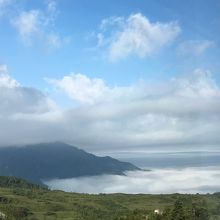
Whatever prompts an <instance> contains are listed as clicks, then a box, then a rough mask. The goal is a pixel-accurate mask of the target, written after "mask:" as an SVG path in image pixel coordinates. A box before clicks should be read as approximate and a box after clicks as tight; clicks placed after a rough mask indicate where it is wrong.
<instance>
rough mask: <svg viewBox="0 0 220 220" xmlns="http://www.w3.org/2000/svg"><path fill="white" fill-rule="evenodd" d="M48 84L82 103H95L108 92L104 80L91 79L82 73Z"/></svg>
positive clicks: (51, 81)
mask: <svg viewBox="0 0 220 220" xmlns="http://www.w3.org/2000/svg"><path fill="white" fill-rule="evenodd" d="M48 82H50V83H52V84H53V85H55V86H56V87H57V88H59V89H61V90H63V91H64V92H65V93H66V94H67V95H68V96H69V97H70V98H71V99H74V100H78V101H80V102H82V103H94V100H97V99H99V98H100V97H101V96H102V95H103V94H104V93H105V92H106V90H108V88H107V87H106V86H105V83H104V81H103V80H102V79H89V78H88V77H87V76H85V75H82V74H80V73H78V74H70V75H69V76H64V77H63V79H61V80H48Z"/></svg>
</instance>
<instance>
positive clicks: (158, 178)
mask: <svg viewBox="0 0 220 220" xmlns="http://www.w3.org/2000/svg"><path fill="white" fill-rule="evenodd" d="M219 181H220V172H219V167H210V168H201V167H200V168H185V169H178V170H177V169H162V170H158V169H155V170H153V171H150V172H147V171H136V172H127V173H126V176H117V175H102V176H94V177H81V178H72V179H56V180H49V181H45V183H46V184H47V185H49V187H51V188H52V189H59V190H64V191H67V192H80V193H97V194H98V193H135V194H136V193H148V194H149V193H153V194H158V193H166V194H167V193H194V194H195V193H213V192H217V191H219V190H220V187H219V184H218V183H219Z"/></svg>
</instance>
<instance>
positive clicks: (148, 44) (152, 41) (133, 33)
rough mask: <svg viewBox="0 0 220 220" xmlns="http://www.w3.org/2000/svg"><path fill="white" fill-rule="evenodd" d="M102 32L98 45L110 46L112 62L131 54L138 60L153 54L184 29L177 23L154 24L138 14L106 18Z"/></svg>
mask: <svg viewBox="0 0 220 220" xmlns="http://www.w3.org/2000/svg"><path fill="white" fill-rule="evenodd" d="M110 30H112V31H110ZM101 31H102V32H101V33H98V35H97V37H98V40H99V43H98V46H100V45H105V46H106V45H107V47H108V53H109V58H110V60H112V61H117V60H120V59H123V58H126V57H127V56H129V55H132V54H134V55H137V56H139V57H145V56H148V55H152V54H154V53H155V52H157V51H158V50H160V49H161V48H163V47H164V46H166V45H168V44H169V43H171V42H172V41H173V40H174V39H175V38H176V37H177V35H178V34H179V33H180V31H181V29H180V27H179V25H178V24H177V22H169V23H162V22H154V23H153V22H150V21H149V19H148V18H147V17H145V16H144V15H142V14H140V13H138V14H132V15H130V16H129V17H128V18H124V17H113V18H109V19H104V20H103V21H102V23H101ZM104 40H105V43H104ZM100 42H101V43H100Z"/></svg>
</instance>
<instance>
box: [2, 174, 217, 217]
mask: <svg viewBox="0 0 220 220" xmlns="http://www.w3.org/2000/svg"><path fill="white" fill-rule="evenodd" d="M3 179H4V178H3ZM0 180H2V178H0ZM4 181H5V180H4ZM0 182H1V181H0ZM6 186H7V185H6ZM6 186H4V187H0V213H3V214H5V215H6V216H7V218H5V219H7V220H20V219H29V220H54V219H58V220H61V219H64V220H122V219H124V220H126V219H127V220H143V219H145V220H146V216H147V217H148V220H151V219H152V220H153V219H155V220H156V219H157V220H158V219H161V220H180V219H181V220H184V219H185V220H191V219H193V220H207V219H210V220H219V219H220V194H219V193H216V194H212V195H211V194H207V195H199V194H197V195H180V194H173V195H143V194H139V195H126V194H110V195H106V194H100V195H88V194H78V193H65V192H62V191H50V190H47V189H44V188H39V187H28V186H27V187H25V185H23V184H22V185H21V186H19V185H17V186H19V187H17V186H16V185H14V184H13V187H12V186H10V184H9V185H8V186H7V187H6ZM155 209H159V211H160V212H163V214H161V215H155V214H153V213H154V210H155ZM0 219H1V214H0Z"/></svg>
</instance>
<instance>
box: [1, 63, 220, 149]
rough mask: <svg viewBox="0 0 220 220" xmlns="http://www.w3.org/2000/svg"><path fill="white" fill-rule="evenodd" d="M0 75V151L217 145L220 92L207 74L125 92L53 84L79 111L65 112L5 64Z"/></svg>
mask: <svg viewBox="0 0 220 220" xmlns="http://www.w3.org/2000/svg"><path fill="white" fill-rule="evenodd" d="M0 70H1V72H2V73H1V75H0V91H1V92H0V102H1V103H2V104H1V107H0V119H1V124H0V129H1V131H2V132H1V134H0V140H1V141H0V145H1V146H2V145H10V144H15V143H16V144H23V143H35V142H42V141H43V142H45V141H46V142H49V141H65V142H68V143H71V144H73V145H76V146H79V147H82V148H84V149H86V150H89V151H92V152H95V151H105V150H106V151H115V150H116V151H117V150H118V151H121V150H122V151H123V149H126V150H138V149H144V150H146V151H147V150H151V149H152V147H153V148H154V149H156V148H157V149H160V150H163V149H165V148H166V147H167V146H175V148H176V149H178V150H179V148H182V146H185V148H189V149H190V148H192V146H193V145H195V146H197V147H198V146H205V145H216V146H218V145H219V143H220V138H219V132H220V126H219V124H220V123H219V122H220V116H219V115H220V99H219V98H220V90H219V87H218V86H217V84H216V82H215V80H214V79H213V78H212V75H211V73H210V72H209V71H204V70H199V69H198V70H195V71H194V72H193V73H191V74H189V75H186V76H183V77H179V78H174V79H171V80H170V81H168V82H164V83H162V84H159V85H158V84H155V85H149V84H147V83H146V82H144V81H140V82H137V83H136V84H133V85H130V86H127V87H121V86H109V85H107V84H106V83H105V82H104V81H103V80H102V79H90V78H89V77H87V76H86V75H83V74H70V75H67V76H65V77H63V78H62V79H51V80H49V82H50V85H51V86H52V88H53V87H54V86H55V88H56V89H58V90H60V91H61V92H62V93H63V95H64V96H66V95H67V96H68V97H70V101H71V102H72V103H74V106H75V107H71V108H67V109H62V108H61V107H60V106H59V105H58V103H56V102H55V101H54V100H52V99H51V98H50V97H49V96H48V95H45V94H43V93H42V92H41V91H39V90H37V89H34V88H27V87H24V86H22V85H20V84H19V82H17V81H16V80H15V79H13V78H12V77H10V75H9V74H8V73H7V67H6V66H5V65H2V66H1V67H0ZM51 91H53V89H52V90H51ZM11 137H14V140H13V139H12V138H11Z"/></svg>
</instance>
